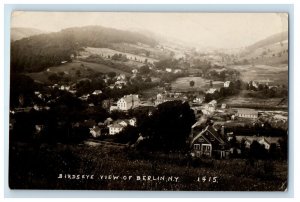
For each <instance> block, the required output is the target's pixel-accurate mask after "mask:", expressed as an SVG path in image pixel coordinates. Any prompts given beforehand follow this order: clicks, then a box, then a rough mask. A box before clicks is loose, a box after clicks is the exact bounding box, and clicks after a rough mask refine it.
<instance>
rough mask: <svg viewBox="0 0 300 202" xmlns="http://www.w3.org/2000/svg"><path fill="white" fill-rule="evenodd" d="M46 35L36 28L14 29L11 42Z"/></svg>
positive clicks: (11, 31)
mask: <svg viewBox="0 0 300 202" xmlns="http://www.w3.org/2000/svg"><path fill="white" fill-rule="evenodd" d="M42 33H44V32H43V31H41V30H39V29H35V28H28V27H13V28H11V30H10V40H11V41H16V40H20V39H23V38H27V37H30V36H34V35H38V34H42Z"/></svg>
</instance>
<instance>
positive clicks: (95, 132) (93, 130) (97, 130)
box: [90, 126, 101, 137]
mask: <svg viewBox="0 0 300 202" xmlns="http://www.w3.org/2000/svg"><path fill="white" fill-rule="evenodd" d="M90 133H91V135H92V136H93V137H99V136H100V135H101V129H100V128H99V126H93V128H90Z"/></svg>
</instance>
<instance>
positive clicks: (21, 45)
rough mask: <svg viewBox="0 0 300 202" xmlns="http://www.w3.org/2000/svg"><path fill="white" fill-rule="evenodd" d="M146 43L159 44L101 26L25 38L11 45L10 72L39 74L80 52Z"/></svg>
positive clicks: (137, 34) (139, 35) (70, 29)
mask: <svg viewBox="0 0 300 202" xmlns="http://www.w3.org/2000/svg"><path fill="white" fill-rule="evenodd" d="M121 42H124V43H132V44H137V43H144V44H148V45H150V46H154V45H155V44H156V41H155V40H153V39H150V38H148V37H146V36H144V35H142V34H139V33H134V32H129V31H123V30H117V29H112V28H105V27H101V26H87V27H74V28H68V29H64V30H62V31H60V32H54V33H49V34H41V35H36V36H31V37H28V38H23V39H21V40H18V41H15V42H12V43H11V70H12V71H13V72H14V71H18V72H20V71H26V72H36V71H41V70H44V69H45V68H47V67H50V66H53V65H58V64H60V63H61V62H62V61H70V60H71V59H72V58H71V57H72V55H74V56H76V53H77V52H78V50H80V48H82V47H86V46H91V47H109V46H110V44H112V43H121Z"/></svg>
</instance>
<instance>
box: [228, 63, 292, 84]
mask: <svg viewBox="0 0 300 202" xmlns="http://www.w3.org/2000/svg"><path fill="white" fill-rule="evenodd" d="M229 68H232V69H236V70H238V71H239V72H240V73H241V79H242V80H243V81H246V82H248V81H266V80H268V81H269V83H271V84H275V85H276V84H285V85H287V84H288V66H287V65H281V66H269V65H255V66H252V65H233V66H229Z"/></svg>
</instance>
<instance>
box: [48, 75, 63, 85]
mask: <svg viewBox="0 0 300 202" xmlns="http://www.w3.org/2000/svg"><path fill="white" fill-rule="evenodd" d="M48 80H49V81H50V82H53V83H57V82H58V81H59V80H60V77H59V76H58V75H57V74H56V73H53V74H50V75H49V76H48Z"/></svg>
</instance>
